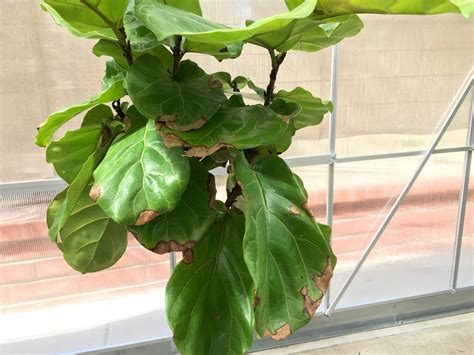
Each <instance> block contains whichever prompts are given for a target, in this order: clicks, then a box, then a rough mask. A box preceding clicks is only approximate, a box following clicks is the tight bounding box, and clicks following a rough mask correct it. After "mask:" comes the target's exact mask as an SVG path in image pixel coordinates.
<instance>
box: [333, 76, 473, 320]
mask: <svg viewBox="0 0 474 355" xmlns="http://www.w3.org/2000/svg"><path fill="white" fill-rule="evenodd" d="M473 82H474V77H473V76H470V77H469V78H468V80H466V82H465V83H464V84H463V86H462V87H461V90H460V93H459V94H458V95H456V99H455V101H454V103H453V104H452V106H451V108H450V110H449V111H448V115H447V117H446V119H445V120H444V122H443V124H442V125H441V128H440V129H439V131H438V133H437V134H436V136H435V138H434V139H433V141H432V143H431V144H430V147H429V148H428V150H427V151H426V153H425V154H424V155H423V158H422V159H421V161H420V163H419V165H418V167H417V168H416V170H415V172H414V173H413V175H412V177H411V178H410V180H409V181H408V182H407V184H406V185H405V187H404V188H403V190H402V192H401V193H400V195H399V196H398V198H397V200H396V201H395V202H394V204H393V205H392V207H391V208H390V211H389V212H388V213H387V215H386V216H385V219H384V220H383V222H382V224H381V225H380V227H379V228H378V229H377V231H376V232H375V234H374V236H373V237H372V239H371V241H370V242H369V244H368V245H367V247H366V249H365V250H364V252H363V253H362V255H361V257H360V259H359V261H358V262H357V264H356V266H355V267H354V269H353V270H352V272H351V273H350V275H349V276H348V278H347V279H346V281H345V282H344V284H343V286H342V288H341V289H340V290H339V292H338V294H337V295H336V297H335V298H334V300H333V301H332V303H331V305H330V306H329V307H328V308H327V310H326V312H325V314H326V316H330V315H331V313H332V312H333V311H334V309H335V308H336V306H337V305H338V303H339V301H340V300H341V298H342V297H343V296H344V294H345V293H346V291H347V289H348V288H349V286H350V285H351V283H352V281H353V280H354V278H355V277H356V275H357V274H358V272H359V270H360V269H361V267H362V265H364V263H365V261H366V260H367V258H368V256H369V255H370V253H371V251H372V249H373V248H374V247H375V245H376V244H377V242H378V241H379V239H380V237H381V236H382V234H383V232H384V231H385V229H386V228H387V226H388V224H389V223H390V221H391V220H392V218H393V216H394V215H395V213H396V212H397V210H398V208H399V207H400V205H401V204H402V203H403V201H404V200H405V197H406V196H407V195H408V193H409V192H410V189H411V188H412V186H413V185H414V184H415V182H416V179H417V178H418V176H419V175H420V173H421V172H422V171H423V168H424V167H425V165H426V163H428V160H429V159H430V157H431V155H432V154H433V152H434V151H435V149H436V146H437V145H438V143H439V142H440V141H441V139H442V138H443V136H444V134H445V133H446V131H447V130H448V127H449V125H450V124H451V122H452V121H453V119H454V117H455V116H456V113H457V112H458V110H459V108H460V107H461V105H462V103H463V102H464V99H465V98H466V96H467V95H468V93H469V92H470V90H471V87H472V85H473Z"/></svg>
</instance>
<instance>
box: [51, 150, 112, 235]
mask: <svg viewBox="0 0 474 355" xmlns="http://www.w3.org/2000/svg"><path fill="white" fill-rule="evenodd" d="M104 144H105V145H104V146H102V144H99V147H98V148H97V149H96V150H95V151H94V152H93V153H92V154H91V155H89V156H88V157H87V159H86V160H85V162H84V164H83V165H82V167H81V170H80V171H79V172H78V173H77V175H76V177H75V178H74V180H73V181H72V182H71V184H70V185H69V187H68V188H67V189H66V190H65V191H63V192H62V193H61V194H60V195H58V196H57V198H56V199H55V200H53V202H52V203H51V205H50V206H49V209H53V210H54V211H55V213H54V214H53V215H52V216H51V217H50V218H48V220H49V222H48V228H49V231H48V235H49V237H50V239H51V240H53V241H56V240H57V238H58V235H59V232H60V230H61V229H62V228H63V226H64V224H65V223H66V222H67V220H68V218H69V216H70V215H71V213H72V211H73V210H74V208H75V207H76V205H77V203H78V201H79V199H80V197H81V195H82V194H83V192H84V191H85V190H86V188H87V186H88V185H89V183H90V181H91V178H92V172H93V171H94V169H95V167H96V166H97V164H98V162H99V161H100V160H101V159H102V157H103V156H104V154H105V152H106V150H107V143H105V142H104Z"/></svg>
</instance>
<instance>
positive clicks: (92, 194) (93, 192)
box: [89, 186, 100, 202]
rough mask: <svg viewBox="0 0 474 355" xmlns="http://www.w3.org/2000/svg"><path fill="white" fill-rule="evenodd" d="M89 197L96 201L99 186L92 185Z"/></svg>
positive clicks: (98, 194) (98, 195)
mask: <svg viewBox="0 0 474 355" xmlns="http://www.w3.org/2000/svg"><path fill="white" fill-rule="evenodd" d="M89 197H90V198H91V200H92V201H94V202H96V201H97V200H98V199H99V197H100V187H99V186H92V189H91V191H90V192H89Z"/></svg>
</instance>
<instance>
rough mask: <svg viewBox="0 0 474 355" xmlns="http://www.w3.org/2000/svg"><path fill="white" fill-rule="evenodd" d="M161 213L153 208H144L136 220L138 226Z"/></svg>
mask: <svg viewBox="0 0 474 355" xmlns="http://www.w3.org/2000/svg"><path fill="white" fill-rule="evenodd" d="M159 214H160V213H159V212H157V211H153V210H143V211H141V212H140V214H139V215H138V218H137V220H136V221H135V225H136V226H141V225H142V224H145V223H148V222H150V221H152V220H153V219H155V218H156V217H157V216H158V215H159Z"/></svg>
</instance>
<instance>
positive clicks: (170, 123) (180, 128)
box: [165, 118, 207, 132]
mask: <svg viewBox="0 0 474 355" xmlns="http://www.w3.org/2000/svg"><path fill="white" fill-rule="evenodd" d="M173 121H174V120H173ZM173 121H165V122H166V126H168V127H169V128H171V129H175V130H177V131H181V132H185V131H190V130H192V129H199V128H201V127H202V126H204V125H205V124H206V123H207V120H206V119H204V118H200V119H198V120H196V121H194V122H193V123H190V124H187V125H179V124H175V123H174V122H173Z"/></svg>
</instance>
